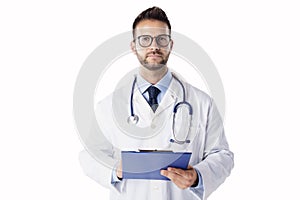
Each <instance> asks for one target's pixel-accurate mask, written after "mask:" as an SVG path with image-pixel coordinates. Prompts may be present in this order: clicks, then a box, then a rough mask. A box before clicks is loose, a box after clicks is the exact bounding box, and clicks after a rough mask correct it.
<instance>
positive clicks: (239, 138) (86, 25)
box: [0, 0, 300, 200]
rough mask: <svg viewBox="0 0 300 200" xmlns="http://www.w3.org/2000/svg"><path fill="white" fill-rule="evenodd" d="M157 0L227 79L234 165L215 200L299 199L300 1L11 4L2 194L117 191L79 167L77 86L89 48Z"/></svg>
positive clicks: (4, 43) (83, 195)
mask: <svg viewBox="0 0 300 200" xmlns="http://www.w3.org/2000/svg"><path fill="white" fill-rule="evenodd" d="M153 5H158V6H160V7H161V8H163V9H164V10H165V11H166V13H167V15H168V17H169V19H170V20H171V23H172V28H173V30H175V31H177V32H180V33H182V34H185V35H186V36H187V37H189V38H191V39H192V40H194V41H196V42H197V43H198V44H199V45H201V46H202V47H203V48H204V50H205V51H206V52H207V53H208V54H209V56H210V57H211V59H212V60H213V61H214V63H215V65H216V66H217V68H218V71H219V73H220V76H221V78H222V81H223V84H224V87H225V93H226V99H227V107H226V110H227V112H226V120H225V128H226V134H227V138H228V141H229V144H230V146H231V149H232V151H234V153H235V168H234V169H233V171H232V174H231V176H230V177H229V178H228V179H227V180H226V182H225V183H224V184H223V185H222V186H221V187H220V188H219V189H218V190H217V191H216V192H215V193H213V194H212V196H211V197H210V200H216V199H244V200H248V199H249V200H250V199H299V197H300V195H299V194H298V192H297V189H298V187H297V181H298V180H299V178H300V176H299V168H300V164H299V148H298V147H297V146H299V142H298V138H299V137H297V136H298V135H299V133H300V129H299V115H300V114H299V113H300V106H299V101H300V95H299V84H300V81H299V70H298V68H299V67H300V61H299V53H300V37H299V35H300V30H299V24H300V23H299V19H300V12H299V8H300V6H299V5H298V4H297V1H296V0H295V1H292V0H285V1H283V0H282V1H276V0H273V1H271V0H270V1H267V0H252V1H243V0H235V1H234V0H228V1H221V0H218V1H178V3H174V1H169V2H167V1H163V2H158V1H105V3H102V2H100V1H80V2H79V1H32V0H31V1H13V0H12V1H6V2H5V1H1V3H0V22H1V23H0V29H1V30H0V35H1V37H0V96H1V98H0V102H1V103H0V134H1V138H0V186H1V189H0V190H1V192H0V199H89V200H93V199H95V200H96V199H97V200H99V199H108V191H107V190H106V189H104V188H102V187H101V186H99V185H97V184H96V183H95V182H93V181H92V180H90V179H89V178H87V177H86V176H85V175H84V174H83V172H82V171H81V168H80V166H79V162H78V152H79V151H81V149H82V144H81V143H80V140H79V138H78V136H77V132H76V128H75V124H74V121H73V115H72V101H73V99H72V94H73V89H74V84H75V81H76V76H77V74H78V72H79V70H80V67H81V65H82V63H83V62H84V60H85V59H86V58H87V56H88V55H89V53H91V52H92V51H93V50H94V49H95V48H96V47H97V46H98V45H100V44H101V43H102V42H104V41H105V40H107V39H109V38H110V37H112V36H114V35H116V34H119V33H121V32H124V31H128V30H130V28H131V25H132V22H133V20H134V18H135V17H136V16H137V14H138V13H140V12H141V11H142V10H144V9H146V8H148V7H150V6H153ZM124 67H126V64H125V65H124Z"/></svg>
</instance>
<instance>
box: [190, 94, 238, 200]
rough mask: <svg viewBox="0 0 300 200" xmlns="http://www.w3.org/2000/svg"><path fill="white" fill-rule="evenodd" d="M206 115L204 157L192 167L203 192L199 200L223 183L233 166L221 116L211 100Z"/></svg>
mask: <svg viewBox="0 0 300 200" xmlns="http://www.w3.org/2000/svg"><path fill="white" fill-rule="evenodd" d="M207 113H208V114H207V123H206V132H205V134H204V135H203V139H204V151H203V153H204V155H203V159H202V161H200V162H199V163H198V164H196V165H195V166H194V168H196V169H197V170H199V172H200V174H201V177H202V181H203V189H204V192H203V195H202V197H201V199H204V200H205V199H207V197H208V196H209V195H210V194H211V193H212V192H213V191H215V190H216V189H217V188H218V187H219V186H220V185H221V184H222V183H223V182H224V181H225V179H226V177H227V176H229V175H230V172H231V170H232V168H233V165H234V161H233V153H232V152H231V151H230V150H229V147H228V143H227V140H226V137H225V134H224V129H223V123H222V119H221V116H220V115H219V113H218V110H217V107H216V105H215V104H214V103H213V101H212V100H211V102H210V106H209V109H208V112H207Z"/></svg>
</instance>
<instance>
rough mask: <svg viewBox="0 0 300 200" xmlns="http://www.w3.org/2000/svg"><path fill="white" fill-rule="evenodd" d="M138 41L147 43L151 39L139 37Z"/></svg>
mask: <svg viewBox="0 0 300 200" xmlns="http://www.w3.org/2000/svg"><path fill="white" fill-rule="evenodd" d="M140 40H141V41H142V42H149V41H150V40H151V39H150V37H149V36H142V37H140Z"/></svg>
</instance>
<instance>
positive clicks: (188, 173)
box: [168, 167, 194, 179]
mask: <svg viewBox="0 0 300 200" xmlns="http://www.w3.org/2000/svg"><path fill="white" fill-rule="evenodd" d="M193 170H194V168H190V169H187V170H183V169H179V168H172V167H169V168H168V171H170V172H174V173H176V174H179V175H180V176H183V177H184V178H186V179H191V178H193Z"/></svg>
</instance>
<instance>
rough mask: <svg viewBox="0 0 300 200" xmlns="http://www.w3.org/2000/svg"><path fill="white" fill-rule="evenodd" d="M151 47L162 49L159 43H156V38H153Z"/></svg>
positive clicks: (154, 49)
mask: <svg viewBox="0 0 300 200" xmlns="http://www.w3.org/2000/svg"><path fill="white" fill-rule="evenodd" d="M150 49H151V50H152V51H157V50H159V49H160V48H159V46H158V45H157V43H156V38H153V41H152V44H151V45H150Z"/></svg>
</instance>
